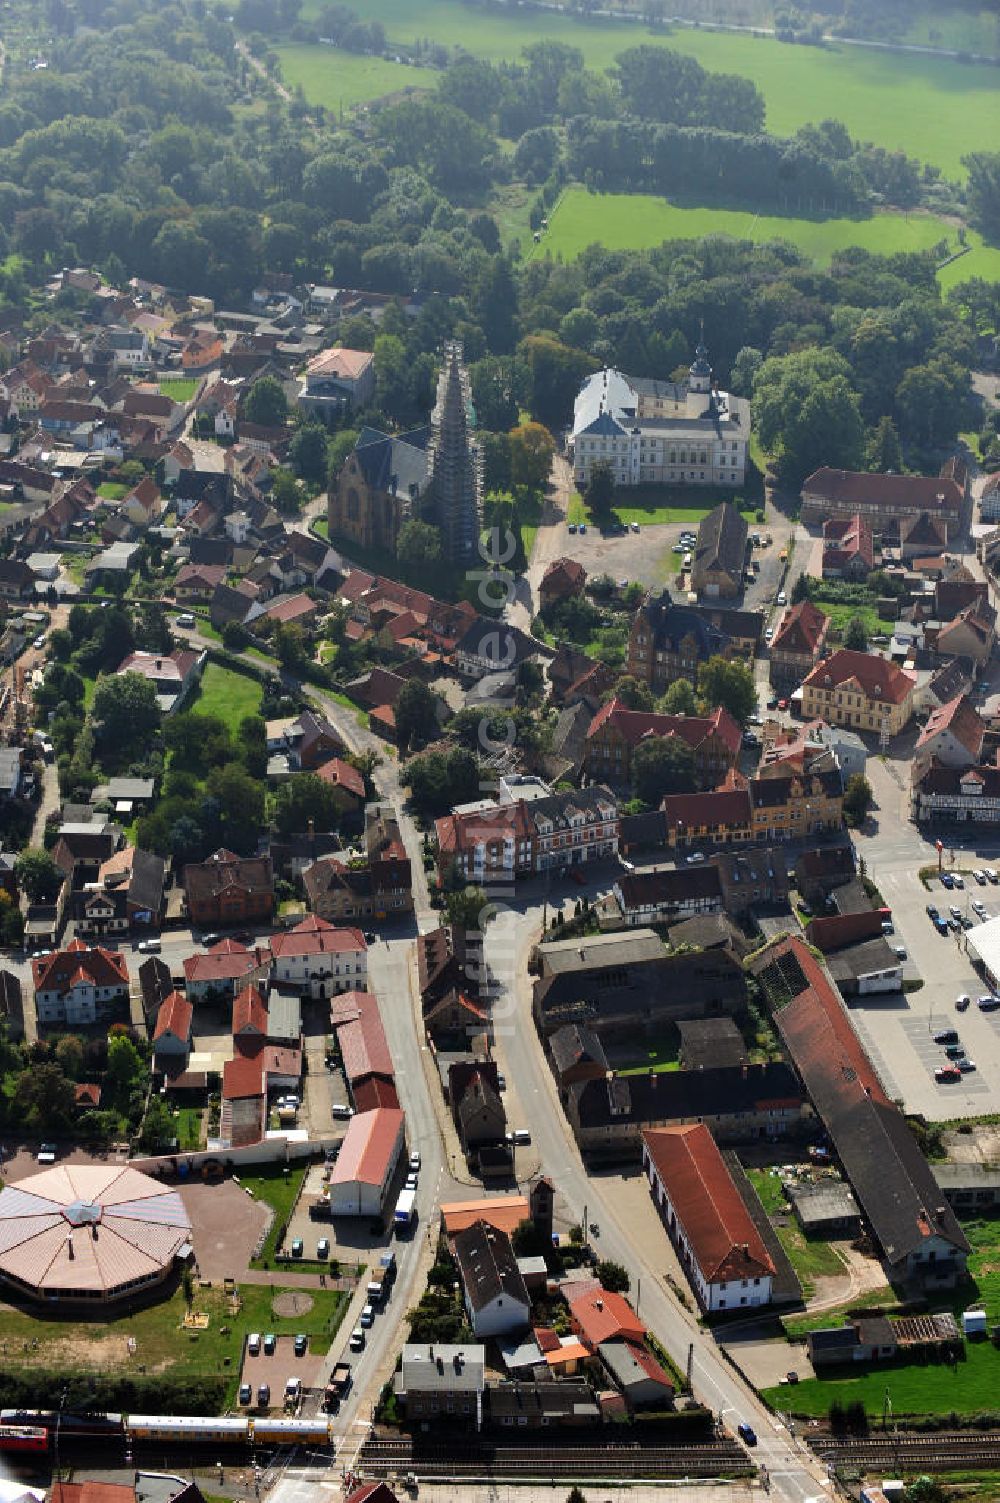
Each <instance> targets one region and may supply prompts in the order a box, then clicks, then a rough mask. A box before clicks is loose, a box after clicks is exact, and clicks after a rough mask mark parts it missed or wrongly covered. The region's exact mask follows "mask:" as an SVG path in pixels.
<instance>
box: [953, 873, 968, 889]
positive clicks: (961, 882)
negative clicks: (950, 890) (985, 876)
mask: <svg viewBox="0 0 1000 1503" xmlns="http://www.w3.org/2000/svg"><path fill="white" fill-rule="evenodd" d="M952 881H953V882H954V883H955V886H956V887H964V886H965V878H964V877H963V876H962V873H961V872H955V874H954V876H953V877H952Z"/></svg>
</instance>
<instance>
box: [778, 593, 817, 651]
mask: <svg viewBox="0 0 1000 1503" xmlns="http://www.w3.org/2000/svg"><path fill="white" fill-rule="evenodd" d="M828 623H829V617H828V616H827V615H825V614H824V612H823V611H821V610H820V608H819V606H818V605H813V603H812V601H811V600H800V601H799V603H798V605H790V606H789V607H788V608H787V610H786V611H785V614H784V615H783V616H782V618H781V623H780V625H779V627H778V630H777V631H776V632H775V634H774V641H773V642H772V643H771V651H772V652H792V653H796V654H798V655H800V656H802V657H806V656H808V657H815V655H816V653H817V652H818V651H819V647H820V644H821V642H822V641H823V638H824V636H825V635H826V628H827V625H828Z"/></svg>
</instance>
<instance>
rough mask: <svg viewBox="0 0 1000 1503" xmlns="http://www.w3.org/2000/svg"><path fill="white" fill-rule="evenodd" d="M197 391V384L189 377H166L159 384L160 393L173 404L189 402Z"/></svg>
mask: <svg viewBox="0 0 1000 1503" xmlns="http://www.w3.org/2000/svg"><path fill="white" fill-rule="evenodd" d="M197 390H198V382H197V381H195V380H194V378H193V377H191V376H176V377H174V376H167V377H164V379H163V380H162V381H161V382H160V391H161V392H162V394H163V395H164V396H165V397H172V398H173V400H174V401H175V402H190V400H191V398H192V397H193V396H194V394H195V392H196V391H197Z"/></svg>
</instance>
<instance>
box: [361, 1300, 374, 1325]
mask: <svg viewBox="0 0 1000 1503" xmlns="http://www.w3.org/2000/svg"><path fill="white" fill-rule="evenodd" d="M358 1318H359V1320H360V1321H361V1324H362V1325H363V1326H366V1327H367V1326H372V1325H374V1324H375V1306H374V1305H373V1304H372V1303H371V1302H370V1301H369V1303H368V1304H367V1305H365V1307H364V1309H363V1310H362V1311H361V1314H360V1316H359V1317H358Z"/></svg>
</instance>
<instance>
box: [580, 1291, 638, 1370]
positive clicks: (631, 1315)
mask: <svg viewBox="0 0 1000 1503" xmlns="http://www.w3.org/2000/svg"><path fill="white" fill-rule="evenodd" d="M563 1293H564V1295H565V1297H566V1303H567V1304H568V1306H569V1324H570V1329H571V1330H572V1331H575V1332H576V1334H577V1335H578V1336H579V1338H580V1340H581V1341H582V1342H583V1344H584V1346H585V1347H586V1348H587V1350H588V1351H589V1352H593V1353H594V1354H595V1355H596V1353H597V1352H598V1351H599V1350H600V1348H601V1347H602V1346H603V1345H604V1343H605V1342H606V1341H634V1342H636V1343H641V1342H643V1341H645V1339H646V1327H645V1325H644V1324H643V1322H642V1321H641V1320H640V1319H639V1317H638V1315H637V1314H636V1313H635V1311H634V1310H633V1309H632V1306H631V1305H630V1304H629V1302H628V1300H627V1299H626V1298H625V1296H624V1294H618V1293H616V1292H615V1291H614V1290H612V1289H605V1288H604V1287H603V1286H602V1285H601V1283H600V1282H599V1281H598V1280H596V1279H592V1280H587V1281H586V1284H585V1285H584V1287H582V1288H581V1287H580V1286H579V1285H577V1286H575V1287H574V1286H573V1285H570V1286H569V1287H568V1288H566V1287H564V1290H563Z"/></svg>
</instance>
